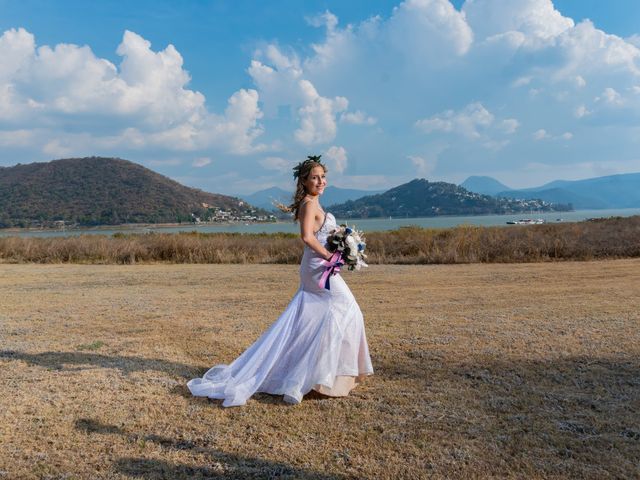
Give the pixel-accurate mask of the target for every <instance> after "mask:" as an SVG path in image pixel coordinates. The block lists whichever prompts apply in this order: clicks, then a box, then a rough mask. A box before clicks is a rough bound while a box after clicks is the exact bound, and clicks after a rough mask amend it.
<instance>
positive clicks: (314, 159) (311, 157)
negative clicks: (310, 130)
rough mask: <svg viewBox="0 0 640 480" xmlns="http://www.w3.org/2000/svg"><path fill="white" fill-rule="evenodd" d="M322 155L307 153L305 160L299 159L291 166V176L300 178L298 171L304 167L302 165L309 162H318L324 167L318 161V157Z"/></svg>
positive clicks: (319, 162)
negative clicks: (296, 163) (298, 161)
mask: <svg viewBox="0 0 640 480" xmlns="http://www.w3.org/2000/svg"><path fill="white" fill-rule="evenodd" d="M321 156H322V155H308V156H307V159H306V160H303V161H301V162H300V163H299V164H298V165H296V166H295V167H293V178H294V179H296V180H297V179H298V178H300V172H302V170H303V169H304V167H305V166H306V165H307V164H309V163H310V162H313V163H318V164H320V166H321V167H322V168H325V166H324V164H323V163H322V162H321V161H320V157H321Z"/></svg>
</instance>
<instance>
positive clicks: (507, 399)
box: [0, 259, 640, 479]
mask: <svg viewBox="0 0 640 480" xmlns="http://www.w3.org/2000/svg"><path fill="white" fill-rule="evenodd" d="M0 268H1V270H2V276H1V277H0V384H1V385H2V394H1V395H0V479H2V478H11V479H22V478H24V479H32V478H33V479H36V478H37V479H45V478H47V479H85V478H86V479H93V478H109V479H125V478H126V479H129V478H136V479H137V478H141V479H160V478H166V479H181V478H184V479H187V478H188V479H193V478H195V479H197V478H218V477H220V478H335V479H342V478H376V479H377V478H382V479H384V478H394V479H399V478H486V477H504V478H594V479H596V478H597V479H605V478H637V477H638V476H640V417H639V415H638V412H639V411H640V330H639V328H638V327H639V326H640V260H638V259H635V260H615V261H597V262H567V263H537V264H473V265H432V266H401V265H392V266H378V265H374V266H372V267H371V268H369V269H368V270H367V271H365V272H361V273H353V274H352V273H351V272H347V273H345V274H344V275H345V277H346V280H347V282H348V283H349V285H350V286H351V288H352V290H353V292H354V294H355V296H356V298H357V299H358V301H359V303H360V306H361V308H362V310H363V313H364V317H365V322H366V328H367V334H368V340H369V346H370V349H371V355H372V360H373V363H374V368H375V370H376V372H375V375H374V376H373V377H370V378H369V379H367V381H366V382H365V383H364V384H362V385H360V386H359V387H358V388H357V389H356V390H354V392H353V393H352V395H351V396H349V397H347V398H342V399H327V398H323V397H320V396H318V395H313V394H311V395H309V396H308V397H307V398H305V400H304V401H303V402H302V403H301V404H300V405H297V406H288V405H286V404H284V403H282V402H281V400H280V398H279V397H272V396H269V395H264V394H262V395H257V396H256V397H254V398H253V399H251V400H250V401H249V403H248V404H247V405H246V406H245V407H242V408H234V409H223V408H221V407H220V403H219V402H218V401H212V400H208V399H202V398H193V397H191V396H190V394H189V392H188V390H187V388H186V386H185V383H186V381H187V380H188V379H190V378H192V377H195V376H200V375H201V374H202V373H204V371H205V370H206V369H207V368H208V367H209V366H211V365H213V364H216V363H224V362H228V361H230V360H232V359H233V358H235V357H236V356H237V355H238V354H239V353H240V352H242V351H243V350H244V349H245V348H246V347H247V346H248V345H249V344H250V343H251V342H252V341H253V340H254V339H255V338H257V336H258V335H259V334H260V333H261V332H262V331H263V330H264V329H265V328H266V327H267V326H268V325H269V324H270V323H272V322H273V321H274V320H275V319H276V318H277V316H278V315H279V313H280V312H281V311H283V310H284V308H285V306H286V304H287V302H288V301H289V300H290V299H291V297H292V296H293V294H294V293H295V290H296V288H297V267H295V266H292V265H282V266H278V265H172V264H158V265H124V266H118V265H69V264H63V265H34V264H26V265H1V266H0Z"/></svg>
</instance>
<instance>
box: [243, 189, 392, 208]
mask: <svg viewBox="0 0 640 480" xmlns="http://www.w3.org/2000/svg"><path fill="white" fill-rule="evenodd" d="M383 191H384V190H356V189H350V188H340V187H334V186H333V185H330V186H328V187H327V188H326V189H325V191H324V193H323V194H322V197H321V198H320V203H322V205H332V204H334V203H343V202H346V201H348V200H356V199H358V198H361V197H364V196H366V195H375V194H377V193H382V192H383ZM292 196H293V190H291V191H287V190H283V189H282V188H279V187H271V188H267V189H265V190H260V191H258V192H256V193H252V194H250V195H242V196H241V197H242V199H243V200H246V201H247V202H248V203H250V204H251V205H255V206H256V207H259V208H264V209H265V210H273V209H274V208H275V207H274V206H273V201H274V200H275V201H278V202H281V203H284V204H285V205H288V204H290V203H291V198H292Z"/></svg>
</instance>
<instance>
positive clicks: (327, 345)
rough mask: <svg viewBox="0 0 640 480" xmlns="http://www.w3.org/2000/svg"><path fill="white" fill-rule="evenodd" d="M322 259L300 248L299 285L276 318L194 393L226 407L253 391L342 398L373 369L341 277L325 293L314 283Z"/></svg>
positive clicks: (323, 234)
mask: <svg viewBox="0 0 640 480" xmlns="http://www.w3.org/2000/svg"><path fill="white" fill-rule="evenodd" d="M335 227H336V220H335V218H334V217H333V215H332V214H331V213H326V214H325V218H324V223H323V225H322V227H321V228H320V230H319V231H318V232H317V233H316V238H317V239H318V240H319V241H320V243H321V244H323V245H325V244H326V241H327V236H328V234H329V232H331V230H333V229H334V228H335ZM322 262H323V259H322V258H321V257H320V256H319V255H318V254H317V253H316V252H315V251H313V250H312V249H311V248H309V247H307V246H305V248H304V255H303V256H302V262H301V264H300V288H299V289H298V291H297V292H296V294H295V296H294V297H293V299H292V300H291V302H290V303H289V305H288V306H287V308H286V309H285V311H284V312H283V313H282V315H280V318H278V320H277V321H276V322H275V323H274V324H273V325H271V326H270V327H269V329H268V330H267V331H266V332H265V333H264V334H262V336H261V337H260V338H258V340H256V342H255V343H254V344H253V345H251V346H250V347H249V348H248V349H247V350H245V351H244V353H242V354H241V355H240V356H239V357H238V358H237V359H236V360H234V361H233V363H231V364H230V365H217V366H215V367H213V368H211V369H210V370H209V371H207V373H205V374H204V376H203V377H202V378H194V379H193V380H190V381H189V382H188V383H187V386H188V387H189V390H190V391H191V393H192V394H193V395H195V396H198V397H209V398H215V399H220V400H224V401H223V403H222V405H223V406H225V407H233V406H239V405H244V404H245V403H246V401H247V399H248V398H249V397H251V396H252V395H253V394H254V393H256V392H265V393H270V394H274V395H284V400H285V401H286V402H288V403H299V402H300V401H301V400H302V397H303V396H304V395H305V394H306V393H308V392H309V391H311V390H317V391H318V392H320V393H322V394H324V395H329V396H345V395H347V394H348V393H349V391H350V390H351V389H352V388H353V387H354V386H355V384H356V383H357V382H358V381H360V380H361V379H362V378H363V377H364V376H366V375H370V374H372V373H373V367H372V366H371V358H370V357H369V347H368V346H367V339H366V336H365V331H364V322H363V318H362V312H361V311H360V307H359V306H358V304H357V303H356V300H355V298H354V297H353V294H352V293H351V291H350V290H349V287H347V284H346V283H345V282H344V280H343V279H342V277H341V276H340V274H337V275H334V276H332V277H331V280H330V288H331V289H330V290H327V289H325V288H324V287H320V286H319V285H318V282H319V281H320V277H321V275H322V272H323V271H324V266H323V263H322Z"/></svg>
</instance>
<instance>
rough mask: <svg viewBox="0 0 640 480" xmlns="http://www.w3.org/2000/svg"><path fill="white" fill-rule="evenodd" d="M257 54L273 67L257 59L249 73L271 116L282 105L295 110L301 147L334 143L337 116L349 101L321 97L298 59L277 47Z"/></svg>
mask: <svg viewBox="0 0 640 480" xmlns="http://www.w3.org/2000/svg"><path fill="white" fill-rule="evenodd" d="M256 53H257V55H258V56H260V55H262V56H264V61H265V62H270V63H271V65H269V64H267V63H263V62H262V61H260V60H257V59H254V60H252V62H251V66H250V67H249V70H248V72H249V75H251V77H252V78H253V81H254V82H255V84H256V85H257V87H258V89H259V90H260V93H261V95H262V98H263V101H264V102H265V104H266V105H267V108H268V109H269V110H270V111H271V112H274V111H275V110H276V109H277V107H278V106H280V105H290V106H293V107H294V108H295V109H296V113H297V117H298V120H299V127H298V129H297V130H296V131H295V132H294V138H295V139H296V140H297V141H298V142H300V143H301V144H303V145H305V146H311V145H317V144H322V143H328V142H331V141H332V140H333V139H334V138H335V137H336V133H337V122H336V116H337V115H338V114H339V113H340V112H343V111H345V110H346V109H347V107H348V106H349V101H348V100H347V99H346V98H345V97H342V96H336V97H334V98H328V97H324V96H322V95H320V94H319V93H318V91H317V89H316V88H315V86H314V85H313V83H312V82H311V81H309V80H307V79H306V78H304V76H303V70H302V68H301V67H300V63H299V61H298V59H297V58H296V57H295V56H294V57H288V56H287V55H285V54H284V53H282V52H281V51H280V50H279V49H278V48H277V47H276V46H275V45H269V46H268V47H267V49H266V50H265V51H264V52H261V51H259V52H256Z"/></svg>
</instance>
